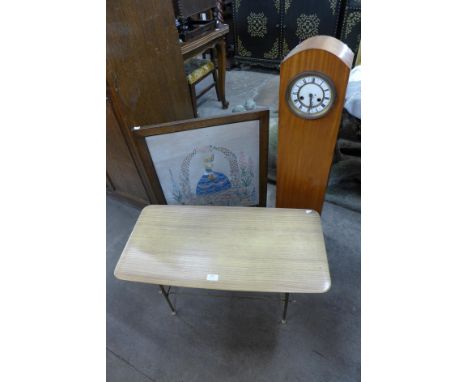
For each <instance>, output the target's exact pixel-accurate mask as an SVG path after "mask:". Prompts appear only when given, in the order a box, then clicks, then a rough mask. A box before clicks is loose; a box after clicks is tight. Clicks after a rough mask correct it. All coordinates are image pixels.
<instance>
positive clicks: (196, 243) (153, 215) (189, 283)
mask: <svg viewBox="0 0 468 382" xmlns="http://www.w3.org/2000/svg"><path fill="white" fill-rule="evenodd" d="M114 275H115V276H116V277H117V278H118V279H121V280H128V281H137V282H143V283H150V284H158V285H159V286H160V288H161V292H162V294H163V295H164V297H165V299H166V301H167V303H168V304H169V307H170V308H171V311H172V313H173V314H175V309H174V307H173V305H172V303H171V301H170V299H169V296H168V290H166V289H165V288H164V285H167V286H169V287H170V286H178V287H187V288H204V289H216V290H227V291H244V292H280V293H285V300H284V309H283V320H282V322H283V323H285V322H286V313H287V308H288V301H289V294H290V293H323V292H326V291H327V290H328V289H329V288H330V285H331V282H330V273H329V270H328V261H327V255H326V251H325V243H324V239H323V233H322V227H321V223H320V216H319V214H318V213H317V212H315V211H312V210H300V209H286V208H261V207H213V206H172V205H151V206H148V207H145V208H144V209H143V211H142V212H141V214H140V216H139V218H138V221H137V222H136V224H135V227H134V229H133V232H132V233H131V235H130V238H129V239H128V242H127V244H126V246H125V248H124V250H123V253H122V255H121V256H120V259H119V261H118V263H117V266H116V267H115V271H114Z"/></svg>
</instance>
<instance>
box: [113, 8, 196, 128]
mask: <svg viewBox="0 0 468 382" xmlns="http://www.w3.org/2000/svg"><path fill="white" fill-rule="evenodd" d="M107 81H108V83H109V85H110V87H111V93H112V102H113V104H114V107H115V108H117V109H119V114H120V115H121V116H122V121H123V123H124V127H125V128H131V127H134V126H140V125H147V124H152V123H161V122H168V121H175V120H178V119H187V118H191V117H192V116H193V111H192V106H191V102H190V94H189V89H188V85H187V81H186V78H185V73H184V68H183V61H182V55H181V53H180V44H179V40H178V34H177V30H176V27H175V21H174V10H173V7H172V3H171V0H108V1H107Z"/></svg>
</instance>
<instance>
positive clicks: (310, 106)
mask: <svg viewBox="0 0 468 382" xmlns="http://www.w3.org/2000/svg"><path fill="white" fill-rule="evenodd" d="M309 99H310V104H309V110H310V109H311V108H312V93H309Z"/></svg>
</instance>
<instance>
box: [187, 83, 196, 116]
mask: <svg viewBox="0 0 468 382" xmlns="http://www.w3.org/2000/svg"><path fill="white" fill-rule="evenodd" d="M189 89H190V98H191V99H192V109H193V116H194V117H195V118H197V117H198V111H197V95H196V93H195V85H194V84H189Z"/></svg>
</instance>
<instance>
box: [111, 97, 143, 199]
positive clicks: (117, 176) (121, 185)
mask: <svg viewBox="0 0 468 382" xmlns="http://www.w3.org/2000/svg"><path fill="white" fill-rule="evenodd" d="M106 160H107V163H106V171H107V177H106V178H107V179H106V180H107V182H106V183H107V188H108V190H112V191H114V192H117V193H119V194H121V195H122V196H127V197H130V198H132V199H135V200H136V201H140V202H142V203H146V204H147V203H149V198H148V196H147V194H146V191H145V188H144V186H143V183H142V181H141V179H140V176H139V174H138V170H137V168H136V166H135V163H134V161H133V158H132V156H131V155H130V151H129V149H128V146H127V143H126V142H125V139H124V137H123V135H122V132H121V130H120V126H119V123H118V121H117V118H116V116H115V114H114V112H113V110H112V105H111V103H110V101H109V100H107V103H106Z"/></svg>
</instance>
